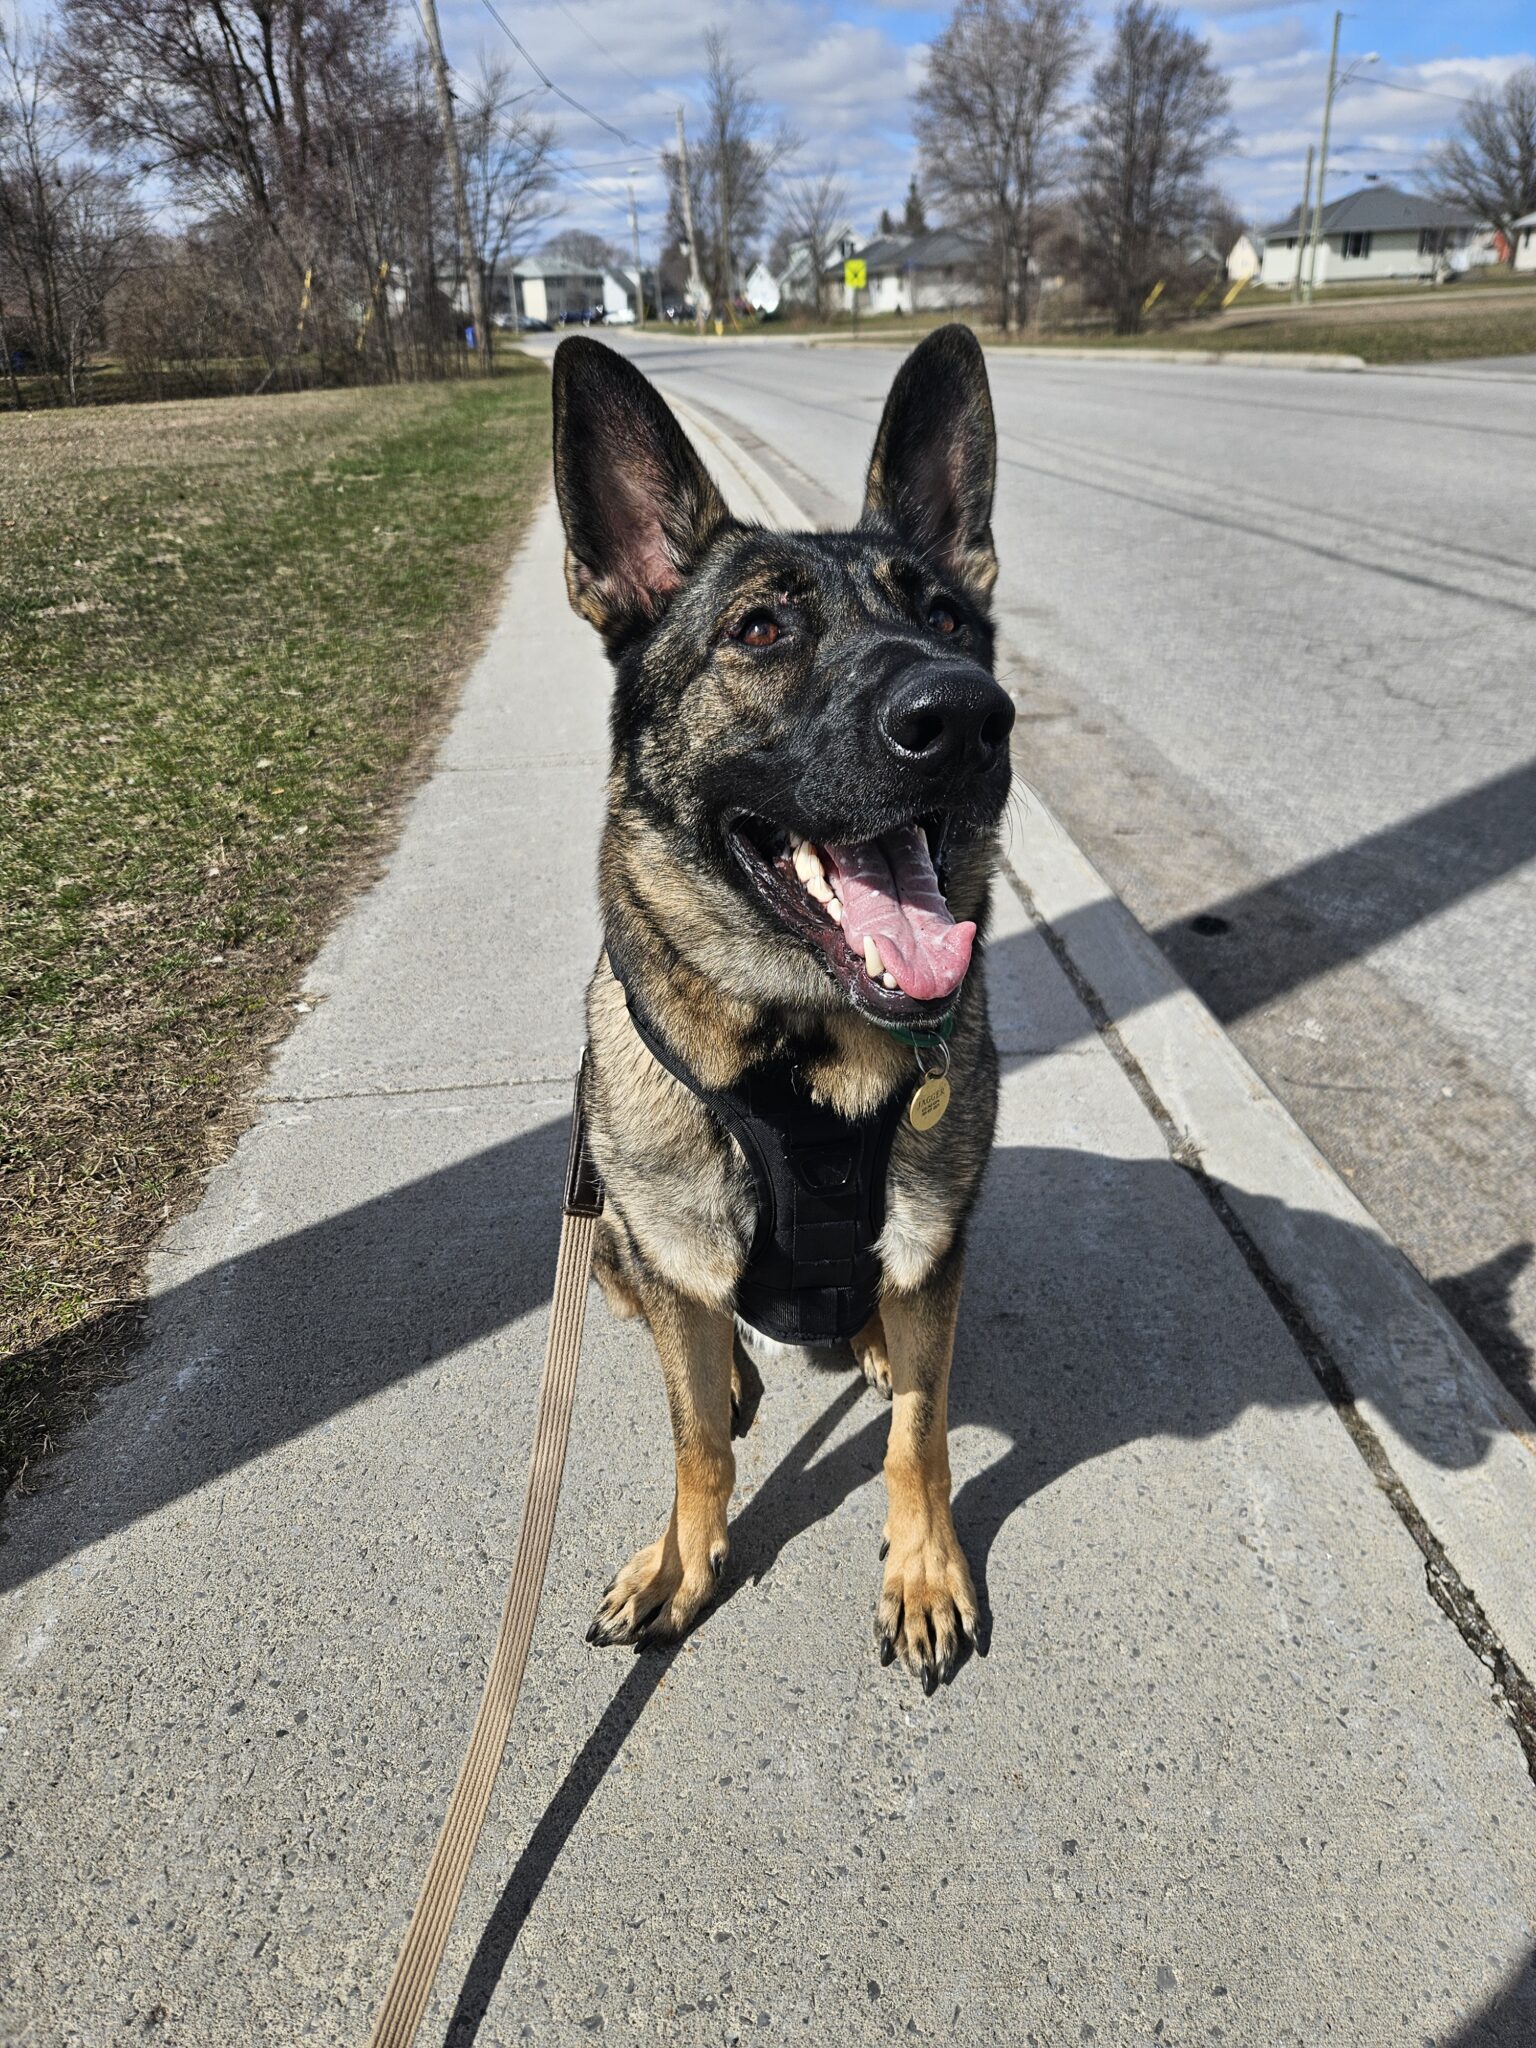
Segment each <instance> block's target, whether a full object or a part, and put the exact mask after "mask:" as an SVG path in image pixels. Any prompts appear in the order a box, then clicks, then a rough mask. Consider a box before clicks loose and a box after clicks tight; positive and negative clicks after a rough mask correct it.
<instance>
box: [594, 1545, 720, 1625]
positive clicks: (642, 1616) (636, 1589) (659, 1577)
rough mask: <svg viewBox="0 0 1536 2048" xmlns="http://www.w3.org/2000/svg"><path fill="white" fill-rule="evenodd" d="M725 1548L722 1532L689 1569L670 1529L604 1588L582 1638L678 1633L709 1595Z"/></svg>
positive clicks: (640, 1551)
mask: <svg viewBox="0 0 1536 2048" xmlns="http://www.w3.org/2000/svg"><path fill="white" fill-rule="evenodd" d="M727 1548H728V1546H727V1544H726V1540H725V1537H724V1535H723V1534H722V1535H721V1536H720V1537H719V1538H718V1539H717V1540H716V1541H715V1542H714V1543H712V1544H710V1545H709V1546H708V1548H707V1550H706V1551H705V1553H704V1556H703V1558H702V1560H701V1568H699V1569H695V1570H693V1571H691V1572H690V1571H689V1570H688V1569H687V1568H686V1566H685V1564H684V1561H683V1555H682V1552H681V1550H680V1549H679V1547H678V1544H677V1539H676V1538H675V1536H674V1535H673V1534H672V1532H671V1530H668V1532H667V1534H666V1535H665V1536H663V1537H661V1538H659V1539H658V1540H657V1541H656V1542H655V1543H649V1544H647V1545H646V1547H645V1549H644V1550H637V1551H636V1552H635V1554H634V1556H633V1557H632V1558H631V1559H630V1560H629V1563H628V1564H627V1565H625V1567H624V1569H623V1570H622V1571H621V1572H620V1573H619V1574H618V1576H617V1578H615V1579H614V1580H613V1581H612V1583H611V1584H610V1585H609V1587H608V1590H607V1592H605V1593H604V1595H603V1598H602V1602H601V1604H600V1605H599V1607H598V1610H597V1613H596V1614H595V1615H594V1616H593V1618H592V1626H591V1627H590V1628H589V1629H588V1630H587V1641H588V1642H589V1643H598V1644H601V1645H604V1646H606V1645H608V1644H611V1643H664V1642H668V1641H670V1640H671V1639H672V1638H673V1637H674V1636H680V1635H681V1634H682V1633H683V1631H684V1630H685V1629H686V1628H687V1627H688V1626H689V1624H690V1623H691V1622H693V1621H694V1620H696V1619H697V1617H698V1615H699V1614H700V1613H701V1612H702V1610H703V1609H704V1608H705V1607H706V1606H708V1604H709V1602H710V1600H711V1598H712V1597H713V1595H714V1592H715V1588H716V1587H717V1586H718V1585H719V1583H720V1580H721V1577H722V1576H723V1574H724V1572H725V1560H726V1554H727Z"/></svg>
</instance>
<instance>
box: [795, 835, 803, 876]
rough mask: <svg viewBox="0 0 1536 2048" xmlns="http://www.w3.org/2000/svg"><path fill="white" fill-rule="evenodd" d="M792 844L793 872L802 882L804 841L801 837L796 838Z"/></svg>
mask: <svg viewBox="0 0 1536 2048" xmlns="http://www.w3.org/2000/svg"><path fill="white" fill-rule="evenodd" d="M794 845H795V873H796V874H797V875H798V876H799V877H800V879H801V881H802V882H803V881H804V880H805V842H804V841H803V840H801V839H796V840H795V842H794Z"/></svg>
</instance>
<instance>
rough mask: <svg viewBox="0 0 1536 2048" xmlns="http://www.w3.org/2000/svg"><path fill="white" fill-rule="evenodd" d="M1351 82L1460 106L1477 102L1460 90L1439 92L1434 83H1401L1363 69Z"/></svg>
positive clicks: (1473, 104)
mask: <svg viewBox="0 0 1536 2048" xmlns="http://www.w3.org/2000/svg"><path fill="white" fill-rule="evenodd" d="M1349 82H1350V84H1351V85H1379V86H1382V87H1384V88H1385V90H1386V91H1388V92H1411V93H1416V94H1418V95H1419V96H1420V97H1421V98H1424V99H1429V100H1451V101H1453V102H1454V103H1455V105H1457V106H1458V107H1471V106H1475V105H1476V104H1477V103H1476V101H1475V100H1469V99H1467V98H1465V97H1464V96H1463V95H1462V94H1461V93H1459V92H1437V91H1436V90H1435V88H1434V87H1433V86H1432V85H1399V84H1398V82H1397V80H1396V79H1395V78H1367V77H1366V75H1365V73H1364V72H1363V71H1362V72H1358V73H1357V74H1356V75H1355V77H1353V78H1352V79H1351V80H1350V81H1349Z"/></svg>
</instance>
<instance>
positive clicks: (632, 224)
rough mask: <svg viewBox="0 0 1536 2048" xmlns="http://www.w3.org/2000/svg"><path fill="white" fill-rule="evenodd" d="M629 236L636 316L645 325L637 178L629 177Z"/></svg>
mask: <svg viewBox="0 0 1536 2048" xmlns="http://www.w3.org/2000/svg"><path fill="white" fill-rule="evenodd" d="M629 238H630V242H631V243H632V245H633V247H634V252H635V317H636V321H637V323H638V325H640V326H641V327H643V326H644V325H645V272H644V271H643V270H642V269H641V268H640V216H639V215H638V214H637V213H636V212H635V178H634V173H633V172H631V173H630V178H629Z"/></svg>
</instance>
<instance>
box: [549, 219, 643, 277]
mask: <svg viewBox="0 0 1536 2048" xmlns="http://www.w3.org/2000/svg"><path fill="white" fill-rule="evenodd" d="M544 254H545V255H546V256H557V257H559V258H560V259H561V260H562V261H563V262H566V263H570V264H572V265H574V267H575V268H576V269H577V270H617V269H618V268H619V267H620V266H621V265H622V264H624V263H626V262H627V261H628V260H629V259H628V258H627V257H626V256H625V254H624V251H623V250H622V249H620V248H619V247H617V245H616V244H614V243H613V242H610V241H609V240H608V238H607V237H606V236H605V235H595V234H593V233H592V231H591V230H590V229H589V228H562V229H561V231H560V233H559V234H558V235H551V236H550V238H549V240H548V241H547V242H546V243H545V244H544Z"/></svg>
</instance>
